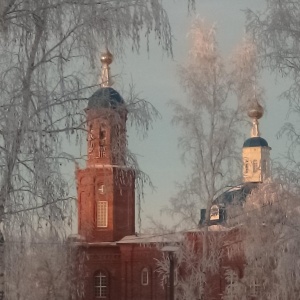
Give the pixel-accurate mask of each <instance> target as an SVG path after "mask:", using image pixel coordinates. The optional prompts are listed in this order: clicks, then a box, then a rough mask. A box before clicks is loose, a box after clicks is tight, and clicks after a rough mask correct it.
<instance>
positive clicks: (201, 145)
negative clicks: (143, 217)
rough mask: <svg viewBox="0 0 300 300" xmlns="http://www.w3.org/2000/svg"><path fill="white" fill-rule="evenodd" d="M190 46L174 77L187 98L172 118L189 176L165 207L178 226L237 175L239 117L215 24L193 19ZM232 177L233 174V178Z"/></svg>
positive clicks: (192, 221)
mask: <svg viewBox="0 0 300 300" xmlns="http://www.w3.org/2000/svg"><path fill="white" fill-rule="evenodd" d="M189 38H190V40H191V48H190V51H189V54H188V59H187V61H186V63H185V65H183V66H181V67H180V68H179V78H180V83H181V85H182V87H183V88H184V90H185V92H186V94H187V99H186V100H184V101H180V102H172V107H173V109H174V114H175V116H174V118H173V122H174V123H175V124H176V125H178V126H179V127H180V129H181V131H182V133H181V137H180V138H179V148H180V149H181V151H182V159H183V162H184V164H185V165H186V166H187V167H188V168H189V169H190V175H189V176H188V178H187V179H186V180H185V181H184V182H183V183H181V184H178V185H177V188H178V193H177V194H176V196H174V197H173V198H172V199H171V205H170V207H169V208H168V209H167V211H168V212H169V213H171V214H172V215H174V216H177V217H178V218H179V220H180V222H181V225H182V226H188V228H191V227H195V226H197V225H198V222H199V211H200V207H201V206H203V205H205V206H206V207H207V212H208V211H209V209H210V206H211V203H212V201H213V200H214V198H215V197H216V195H217V194H218V193H219V192H220V191H221V190H222V188H224V187H226V186H228V185H232V184H233V183H234V182H235V180H236V179H237V178H238V177H239V175H237V176H236V177H235V176H234V174H239V172H238V170H239V169H238V168H237V166H238V165H239V164H238V158H239V156H240V147H238V144H237V142H238V138H239V135H240V133H241V131H240V128H241V122H242V120H243V115H242V111H243V110H242V107H243V106H242V105H241V102H238V101H236V97H235V92H234V85H233V81H232V78H233V77H232V75H231V73H232V71H231V70H228V69H227V68H226V66H225V62H224V59H223V58H222V57H221V56H220V54H219V52H218V45H217V41H216V32H215V28H214V26H208V25H207V24H205V23H204V22H203V21H201V20H196V21H195V22H194V23H193V25H192V27H191V30H190V32H189ZM234 177H235V178H234Z"/></svg>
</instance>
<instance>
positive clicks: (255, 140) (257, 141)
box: [243, 136, 269, 148]
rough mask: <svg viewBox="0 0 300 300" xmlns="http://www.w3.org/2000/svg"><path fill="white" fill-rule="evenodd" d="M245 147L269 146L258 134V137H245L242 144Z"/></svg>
mask: <svg viewBox="0 0 300 300" xmlns="http://www.w3.org/2000/svg"><path fill="white" fill-rule="evenodd" d="M246 147H269V145H268V142H267V141H266V140H265V139H263V138H261V137H260V136H258V137H252V138H250V139H247V140H246V141H245V142H244V145H243V148H246Z"/></svg>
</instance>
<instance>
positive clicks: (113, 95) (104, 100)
mask: <svg viewBox="0 0 300 300" xmlns="http://www.w3.org/2000/svg"><path fill="white" fill-rule="evenodd" d="M88 100H89V102H88V106H87V108H88V109H90V108H116V107H117V106H119V105H122V104H124V100H123V98H122V97H121V95H120V94H119V93H118V92H117V91H116V90H114V89H113V88H111V87H103V88H100V89H98V90H97V91H96V92H95V93H94V94H93V95H92V96H91V97H90V98H89V99H88Z"/></svg>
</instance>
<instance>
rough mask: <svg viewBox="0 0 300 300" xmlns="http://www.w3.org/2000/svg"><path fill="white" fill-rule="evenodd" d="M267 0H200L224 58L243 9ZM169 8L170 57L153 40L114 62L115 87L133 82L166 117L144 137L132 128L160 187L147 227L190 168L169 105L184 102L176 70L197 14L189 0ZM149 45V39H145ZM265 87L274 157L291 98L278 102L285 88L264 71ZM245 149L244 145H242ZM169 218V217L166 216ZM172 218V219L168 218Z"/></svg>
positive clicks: (239, 31)
mask: <svg viewBox="0 0 300 300" xmlns="http://www.w3.org/2000/svg"><path fill="white" fill-rule="evenodd" d="M263 2H264V1H262V0H251V1H249V0H198V1H197V12H196V14H197V15H198V16H199V17H200V18H203V19H205V20H207V21H209V22H211V23H215V24H216V27H217V37H218V43H219V47H220V49H221V52H222V54H223V55H224V56H225V57H229V56H230V54H231V51H232V50H233V49H234V48H235V47H236V45H237V43H238V42H239V41H240V40H241V39H242V37H243V35H244V24H245V14H244V12H243V10H244V9H246V8H250V9H252V10H258V9H260V8H262V7H263ZM166 9H167V11H168V14H169V18H170V22H171V25H172V29H173V34H174V44H173V47H174V49H173V50H174V58H173V59H172V58H170V57H167V56H166V55H165V54H163V53H162V51H161V49H160V48H159V47H157V46H156V43H155V42H153V43H151V45H150V53H149V54H147V53H146V51H145V47H143V48H142V49H141V51H140V52H141V53H140V54H139V55H137V54H132V53H131V51H130V50H129V51H128V52H127V53H126V55H125V58H124V59H123V61H121V60H118V61H115V62H114V64H113V65H112V66H111V69H112V73H113V74H118V75H119V76H118V79H117V85H116V86H115V88H117V89H118V88H119V87H121V88H124V89H126V88H127V86H128V84H129V83H132V82H133V83H134V84H135V88H136V90H137V91H140V94H141V96H143V97H144V98H146V99H147V100H148V101H150V102H151V103H152V104H153V105H154V106H155V107H156V108H157V109H158V110H159V112H160V113H161V115H162V119H161V120H158V121H156V122H155V124H153V129H152V130H150V132H149V136H148V138H147V139H145V140H139V139H138V138H137V137H136V136H135V132H134V131H129V147H130V149H131V150H132V151H133V152H134V153H136V154H137V155H138V156H139V163H140V166H141V168H142V170H143V171H144V172H146V173H147V174H149V176H150V177H151V179H152V181H153V184H154V185H155V187H156V190H155V191H153V192H152V191H151V190H150V189H146V195H145V202H144V203H143V215H142V216H143V220H142V227H143V228H146V227H147V226H148V224H149V223H148V221H147V216H154V217H155V218H157V219H160V218H161V216H160V209H161V208H162V207H163V206H164V205H167V204H168V201H169V199H170V197H171V196H172V195H174V193H175V189H174V187H175V185H174V182H176V181H177V182H181V181H182V180H183V179H184V177H185V175H186V174H187V173H188V170H187V169H186V168H185V167H184V166H183V164H182V162H181V160H180V151H179V150H178V147H177V138H178V136H179V129H178V128H176V127H175V126H174V125H172V124H171V118H172V110H171V108H170V107H169V106H168V102H169V101H170V100H171V99H174V100H178V101H184V99H185V97H186V95H185V94H184V92H183V91H182V89H181V87H180V85H179V81H178V77H177V74H176V72H177V71H176V70H177V66H178V64H180V63H183V62H184V60H185V58H186V55H187V51H188V43H187V38H186V36H187V31H188V27H189V24H190V22H191V21H192V19H193V17H194V15H188V12H187V6H186V1H184V0H177V1H173V0H168V1H166ZM144 45H145V44H144ZM261 83H262V86H263V87H264V88H265V92H266V93H265V102H266V110H267V113H266V114H265V116H264V117H263V119H262V120H261V122H260V124H261V126H260V128H261V133H262V136H263V137H264V138H265V139H266V140H267V141H268V143H269V145H270V146H271V147H272V149H273V150H272V151H271V157H272V158H273V159H274V158H276V157H278V156H279V155H280V153H281V152H284V149H285V147H284V142H283V141H282V140H278V139H277V138H276V134H277V133H278V130H279V129H280V127H281V126H282V124H283V123H284V119H285V116H286V113H287V103H284V102H279V101H278V95H279V94H280V92H282V91H283V90H284V87H282V83H281V82H279V83H280V84H278V83H277V84H275V83H274V77H271V76H270V75H269V74H267V73H266V74H263V76H262V80H261ZM245 134H246V137H247V136H249V134H250V127H249V128H245ZM241 150H242V145H241ZM164 219H165V217H164ZM169 222H170V221H169Z"/></svg>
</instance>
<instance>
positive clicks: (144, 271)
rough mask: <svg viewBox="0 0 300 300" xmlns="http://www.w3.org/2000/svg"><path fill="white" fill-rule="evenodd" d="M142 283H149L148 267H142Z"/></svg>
mask: <svg viewBox="0 0 300 300" xmlns="http://www.w3.org/2000/svg"><path fill="white" fill-rule="evenodd" d="M141 284H142V285H149V270H148V268H144V269H142V272H141Z"/></svg>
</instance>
